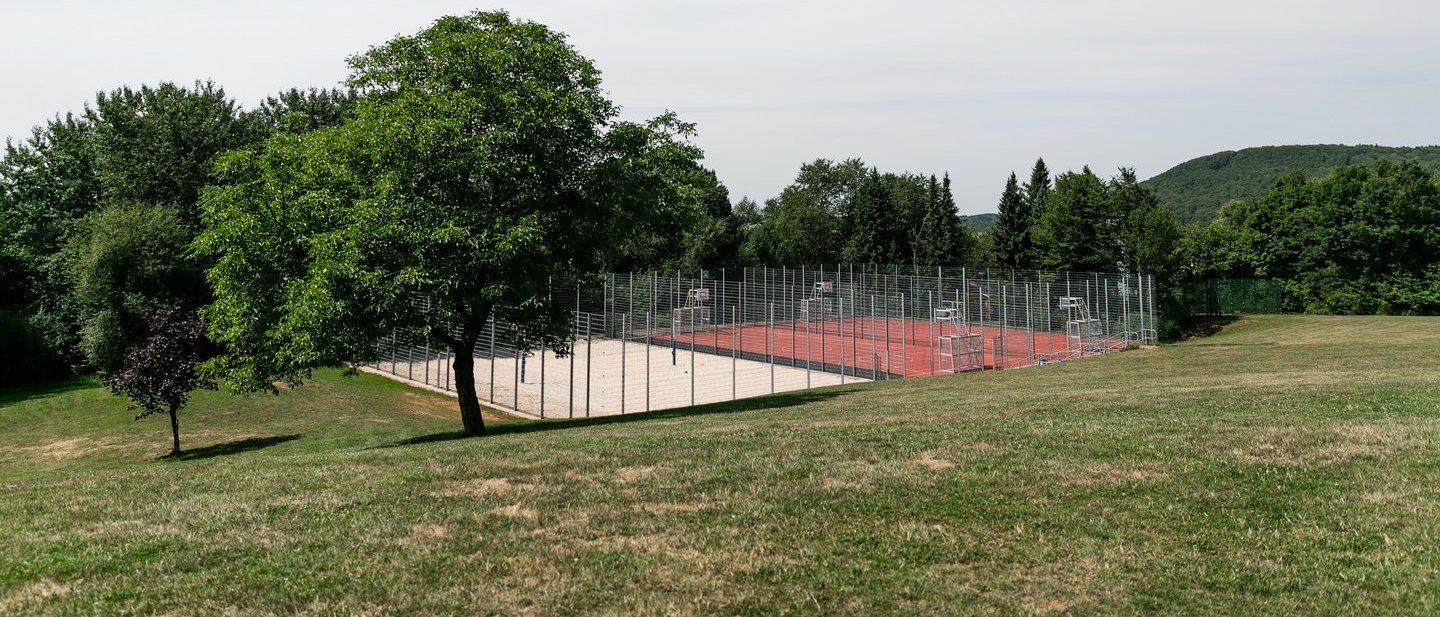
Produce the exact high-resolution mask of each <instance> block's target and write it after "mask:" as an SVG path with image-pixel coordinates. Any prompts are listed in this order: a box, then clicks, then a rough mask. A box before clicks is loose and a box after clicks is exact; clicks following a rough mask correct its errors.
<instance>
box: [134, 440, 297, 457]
mask: <svg viewBox="0 0 1440 617" xmlns="http://www.w3.org/2000/svg"><path fill="white" fill-rule="evenodd" d="M303 436H304V435H299V434H296V435H273V436H270V437H250V438H247V439H237V440H235V441H227V442H225V443H217V444H215V445H213V446H205V447H203V448H195V449H194V450H181V451H180V454H179V455H178V456H170V455H168V454H167V455H165V456H162V457H158V458H157V459H156V460H166V461H195V460H200V459H207V458H212V457H216V456H227V455H230V454H239V453H241V452H249V451H251V450H259V449H261V448H268V447H270V446H274V445H279V444H282V443H285V442H287V441H295V440H296V439H299V438H301V437H303Z"/></svg>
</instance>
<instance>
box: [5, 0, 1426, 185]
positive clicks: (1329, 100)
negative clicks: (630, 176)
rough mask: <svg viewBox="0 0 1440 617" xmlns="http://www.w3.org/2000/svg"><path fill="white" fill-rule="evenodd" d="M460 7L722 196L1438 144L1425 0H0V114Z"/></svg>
mask: <svg viewBox="0 0 1440 617" xmlns="http://www.w3.org/2000/svg"><path fill="white" fill-rule="evenodd" d="M122 4H123V6H122ZM477 8H480V9H494V8H505V9H507V10H509V11H510V12H511V13H512V14H514V15H515V16H517V17H521V18H525V19H530V20H534V21H539V22H541V23H544V24H546V25H548V26H550V27H551V28H553V29H555V30H559V31H561V32H564V33H566V34H568V35H569V37H570V41H571V43H572V44H573V45H574V46H575V47H576V48H577V49H578V50H579V51H580V52H581V53H582V54H584V55H586V56H588V57H589V58H591V59H592V60H594V61H595V63H596V64H597V66H599V68H600V70H601V71H602V72H603V74H604V78H605V82H604V83H605V87H606V89H607V90H608V91H609V92H610V94H611V98H612V99H613V100H614V101H615V102H617V103H619V104H620V105H622V106H623V108H624V113H625V116H626V117H628V118H632V119H639V118H642V117H648V116H653V115H655V114H657V113H660V112H662V111H664V110H666V109H672V110H675V111H676V112H678V113H679V114H680V116H681V117H682V118H683V119H685V120H688V121H691V122H695V123H697V124H698V125H699V131H700V134H699V137H698V139H697V141H698V143H699V145H700V146H701V147H703V148H704V149H705V151H706V155H707V156H706V160H707V164H708V165H709V166H710V167H712V168H713V169H715V171H716V173H717V174H719V176H720V179H721V180H722V181H723V182H725V184H726V185H727V186H729V188H730V191H731V196H732V198H733V199H737V200H738V199H739V198H740V197H741V196H746V195H748V196H750V197H753V198H755V199H757V200H760V201H763V200H764V199H766V198H769V197H772V196H774V195H775V194H777V193H778V192H779V191H780V189H781V188H783V187H784V186H785V185H786V184H787V183H789V181H790V180H791V179H793V178H794V176H795V172H796V171H797V170H798V169H799V166H800V164H801V163H802V162H805V161H809V160H813V159H815V158H819V157H825V158H834V159H842V158H849V157H859V158H862V159H864V160H865V161H866V162H867V163H870V164H872V165H875V166H878V167H879V168H880V169H881V170H882V171H915V172H924V173H936V174H939V173H943V172H945V171H949V172H950V173H951V175H952V176H953V179H954V182H955V187H956V197H957V199H958V200H959V202H960V209H961V211H962V212H965V213H974V212H987V211H993V210H994V208H995V202H996V199H997V197H998V195H999V193H1000V189H1001V188H1002V186H1003V183H1004V180H1005V176H1006V175H1007V174H1008V173H1009V172H1010V171H1011V170H1015V171H1017V172H1020V173H1021V175H1022V176H1024V174H1025V172H1026V171H1027V170H1028V169H1029V167H1030V165H1031V164H1032V163H1033V162H1034V160H1035V157H1037V156H1044V157H1045V159H1046V161H1047V162H1048V163H1049V164H1050V166H1051V168H1052V169H1070V168H1075V169H1078V168H1079V167H1080V166H1081V165H1084V164H1087V163H1088V164H1090V165H1091V167H1092V168H1094V169H1095V170H1096V171H1097V172H1101V173H1103V174H1106V175H1108V174H1111V173H1113V171H1114V169H1115V168H1116V167H1119V166H1122V165H1123V166H1130V167H1134V168H1135V169H1136V171H1137V172H1138V173H1139V175H1140V177H1141V178H1147V177H1150V176H1153V175H1155V174H1158V173H1160V172H1162V171H1165V170H1166V169H1168V168H1170V167H1172V166H1174V165H1176V164H1178V163H1181V162H1183V161H1185V160H1187V159H1190V158H1193V157H1196V156H1200V155H1204V154H1209V153H1211V152H1215V151H1219V150H1233V149H1239V148H1243V147H1248V146H1257V145H1270V144H1296V143H1307V144H1308V143H1345V144H1355V143H1373V144H1382V145H1394V146H1416V145H1430V144H1436V143H1440V96H1437V95H1440V35H1437V33H1436V31H1435V28H1436V25H1437V24H1440V3H1435V2H1419V1H1416V2H1409V1H1386V0H1373V1H1371V2H1355V1H1353V0H1349V1H1344V2H1331V1H1308V2H1295V1H1290V2H1278V1H1277V2H1265V1H1260V0H1249V1H1241V2H1230V1H1215V0H1211V1H1208V2H1186V3H1183V5H1182V3H1176V2H1160V1H1157V0H1150V1H1144V2H1141V1H1133V2H1131V1H1126V2H1121V1H1092V2H1075V1H1062V0H1055V1H1031V2H1020V1H1012V2H984V3H980V2H963V3H962V2H911V1H895V0H891V1H889V2H835V1H829V2H747V1H740V0H724V1H714V2H684V1H678V0H676V1H668V2H667V1H659V0H656V1H640V0H635V1H613V0H611V1H605V2H586V1H580V0H570V1H563V0H555V1H551V0H541V1H534V2H506V3H503V4H489V5H485V4H480V5H477V4H475V3H473V1H472V2H452V1H446V0H426V1H411V2H380V1H354V0H351V1H344V2H341V1H324V2H321V1H316V2H304V1H288V2H272V1H268V0H250V1H246V2H233V1H231V2H204V1H199V0H192V1H188V2H181V1H174V2H171V1H158V0H152V1H139V0H137V1H131V2H124V3H119V2H109V1H107V2H95V1H77V0H46V1H31V0H0V86H3V93H4V94H3V103H0V133H3V134H4V135H8V136H12V137H23V136H25V135H28V134H29V130H30V127H31V126H33V125H35V124H38V123H40V122H42V121H44V120H45V119H46V118H47V117H50V116H53V115H54V114H55V113H57V112H63V111H67V110H78V109H80V108H81V107H82V106H83V105H84V103H85V102H86V101H88V100H91V99H93V97H94V94H95V92H96V91H97V90H101V89H109V88H113V87H115V86H118V85H121V84H131V85H138V84H141V83H157V82H160V81H166V80H169V81H176V82H182V83H189V82H192V81H194V80H196V79H213V80H215V81H216V82H217V83H219V84H221V85H222V86H224V87H225V89H226V91H227V92H228V93H229V94H230V95H231V96H232V97H234V98H235V99H236V100H237V101H238V102H239V103H241V104H242V105H245V106H247V107H250V106H253V105H254V104H255V103H256V102H257V101H258V100H259V99H261V98H262V97H264V96H265V95H267V94H270V93H273V92H276V91H278V90H281V89H284V88H289V87H292V86H293V87H308V86H322V87H328V86H334V85H337V84H339V83H340V82H341V80H343V79H344V77H345V75H346V68H345V63H344V60H345V57H346V56H347V55H349V54H352V53H355V52H357V51H362V50H364V49H365V48H367V47H369V46H371V45H375V44H379V43H381V42H383V41H385V40H386V39H388V38H390V37H392V36H394V35H396V34H400V33H404V34H410V33H413V32H415V31H418V30H419V29H421V28H423V27H425V26H426V25H428V24H429V23H430V22H431V21H433V20H434V19H435V18H437V17H439V16H441V15H445V14H455V13H463V12H468V11H470V10H473V9H477Z"/></svg>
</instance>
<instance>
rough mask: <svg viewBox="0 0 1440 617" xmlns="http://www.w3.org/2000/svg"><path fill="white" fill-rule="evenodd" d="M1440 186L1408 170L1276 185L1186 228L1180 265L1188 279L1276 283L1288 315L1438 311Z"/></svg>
mask: <svg viewBox="0 0 1440 617" xmlns="http://www.w3.org/2000/svg"><path fill="white" fill-rule="evenodd" d="M1436 247H1440V178H1437V176H1436V175H1435V174H1433V173H1431V172H1430V171H1428V170H1427V169H1425V168H1424V167H1423V166H1421V165H1419V164H1417V163H1415V162H1412V161H1404V162H1390V161H1384V160H1382V161H1379V162H1377V163H1376V164H1374V165H1373V166H1347V167H1341V168H1340V169H1338V170H1336V171H1335V172H1334V173H1331V174H1330V175H1328V176H1326V177H1324V178H1320V179H1314V180H1312V179H1309V178H1306V176H1305V175H1304V174H1301V173H1296V174H1291V175H1287V176H1284V177H1282V178H1280V179H1279V180H1278V181H1277V182H1276V183H1275V184H1274V186H1273V187H1272V188H1271V189H1270V192H1269V193H1268V194H1267V195H1265V196H1264V197H1262V198H1260V199H1257V200H1255V201H1250V202H1246V201H1233V202H1230V203H1228V204H1226V205H1225V206H1224V207H1223V208H1222V209H1221V214H1220V217H1219V218H1218V219H1217V220H1216V221H1215V222H1214V223H1212V224H1211V225H1209V226H1205V227H1197V228H1193V229H1190V230H1188V232H1187V234H1186V236H1185V238H1184V242H1183V244H1182V250H1181V251H1180V253H1181V259H1182V263H1183V265H1184V267H1185V269H1186V274H1187V276H1188V277H1189V278H1191V279H1194V280H1210V279H1223V278H1263V279H1272V280H1276V281H1278V282H1280V283H1281V286H1280V287H1281V289H1282V290H1283V292H1282V293H1283V297H1282V302H1283V305H1284V307H1285V309H1286V310H1290V311H1306V312H1312V313H1341V314H1374V313H1386V314H1411V315H1434V314H1437V313H1440V252H1437V248H1436Z"/></svg>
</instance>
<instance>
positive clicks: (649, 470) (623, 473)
mask: <svg viewBox="0 0 1440 617" xmlns="http://www.w3.org/2000/svg"><path fill="white" fill-rule="evenodd" d="M658 469H659V468H658V467H656V466H654V465H649V466H645V467H621V468H619V469H616V470H615V481H617V482H620V483H622V484H629V483H631V482H635V481H637V480H641V479H644V478H649V477H651V476H653V475H655V471H656V470H658Z"/></svg>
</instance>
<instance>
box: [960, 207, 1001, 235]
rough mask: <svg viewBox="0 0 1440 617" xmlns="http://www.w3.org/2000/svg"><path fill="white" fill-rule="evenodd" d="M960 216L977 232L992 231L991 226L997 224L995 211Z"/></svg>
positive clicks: (966, 224)
mask: <svg viewBox="0 0 1440 617" xmlns="http://www.w3.org/2000/svg"><path fill="white" fill-rule="evenodd" d="M960 218H961V219H962V221H963V222H964V223H965V226H966V227H969V228H970V230H971V231H975V232H981V231H990V228H991V227H994V226H995V213H993V212H987V213H985V214H969V215H961V217H960Z"/></svg>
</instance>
